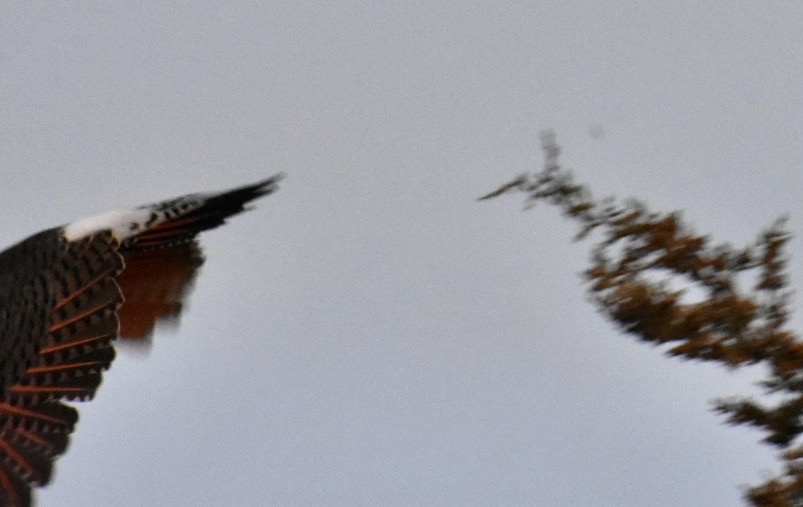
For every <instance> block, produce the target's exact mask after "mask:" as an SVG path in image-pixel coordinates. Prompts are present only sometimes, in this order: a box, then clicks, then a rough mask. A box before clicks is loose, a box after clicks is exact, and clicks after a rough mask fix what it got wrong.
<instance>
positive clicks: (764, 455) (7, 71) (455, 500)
mask: <svg viewBox="0 0 803 507" xmlns="http://www.w3.org/2000/svg"><path fill="white" fill-rule="evenodd" d="M604 4H605V3H603V2H594V1H587V2H572V1H566V0H561V1H554V2H525V3H523V5H522V4H517V3H513V2H504V3H500V2H485V3H477V2H475V3H472V5H470V6H469V5H467V4H466V3H462V2H461V3H458V2H441V3H436V2H337V1H335V2H326V4H325V6H323V5H321V3H319V2H312V3H309V4H306V5H304V4H300V3H298V2H281V3H278V2H274V3H267V2H260V3H257V2H253V3H251V2H249V3H246V2H242V3H237V4H234V3H226V4H225V5H215V4H211V3H199V2H180V3H171V4H170V5H165V3H164V2H137V3H136V5H131V4H126V5H125V6H123V4H121V3H115V2H97V3H91V2H39V3H29V2H18V3H16V4H11V3H4V4H3V6H2V7H0V27H1V29H0V106H2V111H3V114H2V116H0V160H2V170H0V188H2V189H4V190H5V192H4V196H5V198H4V203H3V210H4V211H3V214H2V217H0V223H1V224H2V235H0V238H1V239H2V243H4V244H10V243H12V242H14V241H16V240H18V239H20V238H22V237H24V236H26V235H28V234H30V233H33V232H35V231H37V230H39V229H42V228H44V227H49V226H52V225H55V224H59V223H63V222H66V221H68V220H70V219H72V218H76V217H81V216H84V215H87V214H90V213H92V212H95V211H100V210H102V209H105V208H109V207H114V206H117V205H120V204H122V203H125V204H139V203H141V202H147V201H151V200H154V199H158V198H162V197H169V196H172V195H176V194H182V193H185V192H188V191H195V190H203V189H217V188H224V187H227V186H230V185H234V184H240V183H245V182H249V181H251V180H256V179H258V178H262V177H264V176H267V175H269V174H272V173H274V172H278V171H284V172H286V173H287V175H288V178H287V180H286V181H285V182H284V184H283V188H282V189H281V191H280V192H279V193H277V194H276V195H274V196H271V197H270V198H268V199H266V200H264V201H262V202H260V203H259V205H258V208H257V209H256V210H255V211H253V212H250V213H248V214H246V215H243V216H240V217H238V218H236V219H235V220H233V221H232V222H231V223H230V224H229V225H228V226H227V227H225V228H222V229H219V230H216V231H213V232H211V233H209V234H207V235H206V236H205V237H204V238H203V243H204V245H205V247H206V253H207V256H208V261H207V263H206V265H205V266H204V268H203V271H202V273H201V276H200V278H199V281H198V284H197V287H196V290H195V292H194V294H193V296H192V299H191V301H190V307H189V309H188V311H187V312H185V315H184V318H183V321H182V325H181V327H180V328H179V330H178V331H174V332H171V331H168V330H165V331H164V332H162V333H159V334H158V335H157V336H156V340H155V343H154V346H153V347H152V349H151V351H150V353H148V354H141V353H139V354H138V353H133V351H123V353H121V354H120V355H119V357H118V360H117V361H116V362H115V364H114V366H113V367H112V369H111V370H110V372H109V373H108V375H107V377H106V380H105V382H104V385H103V386H101V389H100V392H99V394H98V397H97V398H96V400H95V401H93V402H92V403H90V404H84V405H83V406H82V412H81V421H80V422H79V425H78V428H77V430H76V432H75V433H74V437H73V440H72V445H71V448H70V450H69V451H68V453H67V454H66V456H65V457H64V458H62V459H61V460H59V462H58V463H57V470H56V476H55V480H54V483H53V485H52V486H51V487H49V488H48V489H46V490H45V491H43V492H42V493H41V494H40V495H39V499H40V503H41V504H42V505H138V504H139V505H142V504H161V505H177V504H183V505H233V504H239V505H261V504H285V505H304V504H313V503H314V504H362V505H377V504H399V505H405V504H440V505H443V504H535V505H550V506H551V505H732V504H735V503H738V501H739V497H740V494H741V493H740V489H739V487H740V486H745V485H748V484H751V483H755V482H757V481H759V480H761V479H762V477H763V476H764V474H767V473H769V472H771V471H774V469H775V467H776V466H777V464H776V463H775V461H774V454H773V452H772V450H770V449H766V448H764V447H763V446H761V445H760V444H759V443H758V440H759V439H760V436H761V435H760V434H759V433H758V432H754V431H750V430H746V429H742V428H730V427H726V426H724V425H722V424H721V423H722V418H721V417H720V416H717V415H716V414H713V413H712V412H711V411H710V405H709V401H710V400H711V399H713V398H715V397H718V396H727V395H732V394H745V393H750V392H753V391H754V389H753V388H752V387H751V381H752V380H755V379H756V378H758V376H759V373H760V372H750V371H745V372H740V373H738V374H733V373H729V372H727V371H725V370H724V369H720V368H716V367H713V366H710V365H700V364H695V363H683V362H680V361H677V360H672V359H667V358H665V357H663V356H662V355H661V354H660V351H659V350H656V349H654V348H651V347H648V346H645V345H640V344H636V343H633V341H632V340H630V339H628V338H624V337H622V336H620V335H619V334H618V333H617V332H616V330H615V329H614V328H613V327H612V326H611V325H610V324H609V323H608V322H606V321H604V320H603V319H602V318H601V317H600V316H598V315H596V314H595V313H594V310H593V307H592V306H591V305H590V304H589V303H588V301H587V300H586V297H585V293H584V288H583V287H582V285H581V283H580V280H579V278H578V276H577V273H579V272H580V271H581V270H582V269H583V268H584V266H585V261H586V259H587V250H588V248H587V247H588V246H587V245H583V244H580V245H578V244H571V243H570V238H571V236H572V234H573V232H574V230H573V229H572V227H571V225H570V224H568V223H567V222H565V221H563V220H561V219H559V218H558V217H557V215H556V212H555V210H553V209H547V208H538V209H536V210H534V211H531V212H527V213H522V212H521V211H520V207H521V206H520V202H519V201H518V200H514V199H499V200H496V201H493V202H490V203H476V202H474V199H475V198H476V197H477V196H479V195H482V194H483V193H485V192H487V191H489V190H492V189H493V188H495V187H496V186H498V185H499V184H501V183H503V182H504V181H506V180H508V179H509V178H511V177H512V176H514V175H515V174H517V173H519V172H522V171H524V170H527V169H531V168H538V167H539V166H540V161H541V154H540V150H539V148H538V132H539V131H540V130H542V129H544V128H552V129H554V130H555V131H556V132H557V134H558V142H559V143H560V144H561V145H562V146H563V147H564V156H563V160H564V162H565V163H566V164H567V165H569V166H571V167H573V168H574V169H575V170H576V173H577V175H578V176H579V178H580V179H581V180H583V181H586V182H588V183H589V184H590V185H591V186H592V188H594V189H595V190H596V191H597V193H598V194H603V195H604V194H609V193H616V194H617V195H620V196H640V197H643V198H644V199H646V200H647V201H648V202H649V203H650V204H651V205H653V207H655V208H657V209H664V210H672V209H684V210H685V211H686V213H687V216H688V217H689V218H690V219H691V220H692V221H693V222H694V223H695V224H696V226H697V229H698V230H699V231H700V232H709V231H713V232H714V238H715V239H717V240H732V241H734V242H736V243H742V242H745V241H749V240H752V238H753V237H754V236H755V234H756V233H757V232H758V230H759V229H760V228H761V227H763V226H765V225H767V224H768V223H770V222H771V221H772V220H773V219H774V218H775V217H776V216H777V215H779V214H781V213H789V214H790V215H791V219H792V220H791V223H790V227H791V229H792V231H793V232H794V233H795V234H796V235H797V237H798V238H799V237H801V236H802V235H801V230H803V216H801V214H800V211H799V203H800V201H801V194H802V193H803V191H801V190H800V189H801V187H803V186H802V185H801V178H803V176H801V171H800V168H801V163H803V144H801V135H802V134H803V111H802V110H801V105H803V86H801V84H802V83H803V59H802V58H801V57H802V56H803V38H801V37H800V26H801V24H802V23H803V4H802V3H799V2H775V3H772V4H771V7H768V5H767V3H766V2H757V1H756V2H744V1H743V2H707V3H706V4H703V3H701V2H654V1H650V2H638V3H631V4H629V5H628V6H623V3H621V2H620V3H617V7H612V6H611V5H610V4H607V5H604ZM600 126H601V127H602V132H603V133H604V135H603V136H602V137H600V136H599V135H598V134H599V133H600V128H599V127H600ZM792 250H793V251H794V252H798V253H799V252H800V251H801V244H800V240H799V239H797V240H795V241H794V242H793V243H792ZM791 270H792V275H793V280H794V282H795V283H796V285H797V286H802V285H801V282H803V264H801V257H800V256H798V257H797V258H796V259H795V260H794V261H793V262H792V264H791ZM795 322H796V323H797V324H799V325H800V324H803V321H801V320H800V319H799V317H796V320H795Z"/></svg>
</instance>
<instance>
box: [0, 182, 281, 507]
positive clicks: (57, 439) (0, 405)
mask: <svg viewBox="0 0 803 507" xmlns="http://www.w3.org/2000/svg"><path fill="white" fill-rule="evenodd" d="M280 179H281V175H277V176H274V177H272V178H270V179H267V180H265V181H262V182H259V183H256V184H253V185H248V186H244V187H240V188H236V189H233V190H229V191H226V192H220V193H209V194H189V195H185V196H183V197H178V198H175V199H171V200H168V201H164V202H160V203H157V204H150V205H145V206H140V207H137V208H131V209H122V210H115V211H110V212H107V213H102V214H100V215H96V216H92V217H89V218H86V219H82V220H78V221H76V222H73V223H70V224H67V225H65V226H62V227H56V228H53V229H48V230H45V231H42V232H40V233H38V234H35V235H33V236H31V237H30V238H28V239H25V240H23V241H21V242H20V243H17V244H16V245H14V246H12V247H11V248H9V249H7V250H5V251H4V252H0V505H29V504H30V503H31V501H32V500H31V499H32V494H31V488H32V487H34V486H42V485H45V484H47V483H48V481H49V480H50V476H51V471H52V468H53V462H54V460H55V459H56V458H57V457H58V456H59V455H60V454H62V453H63V452H64V451H65V449H66V447H67V444H68V440H69V435H70V433H71V432H72V431H73V429H74V426H75V423H76V421H77V419H78V412H77V410H76V409H75V408H74V407H72V406H71V405H69V404H67V403H65V401H70V400H86V399H91V398H92V396H93V395H94V394H95V391H96V390H97V388H98V386H99V385H100V382H101V373H102V371H103V370H105V369H107V368H108V367H109V366H110V365H111V362H112V360H113V359H114V354H115V352H114V348H113V345H112V344H113V340H114V339H115V338H117V337H123V338H128V339H142V338H144V337H147V336H149V335H150V334H151V332H152V331H153V329H154V326H155V325H156V323H157V321H160V320H164V319H171V318H172V319H175V318H176V317H177V316H178V313H179V312H180V311H181V303H182V298H183V297H184V296H185V293H186V291H187V288H188V287H189V285H190V283H191V282H192V280H193V279H194V277H195V274H196V271H197V269H198V267H199V266H200V264H201V263H202V262H203V257H202V255H201V251H200V248H199V246H198V244H197V242H196V240H195V237H196V235H197V234H198V233H199V232H201V231H203V230H206V229H212V228H214V227H217V226H219V225H221V224H223V223H224V221H225V219H226V218H228V217H230V216H232V215H235V214H237V213H240V212H242V211H244V210H246V209H248V208H247V207H246V204H247V203H249V202H250V201H252V200H254V199H256V198H258V197H261V196H264V195H268V194H270V193H272V192H274V191H275V190H276V189H277V188H278V186H277V183H278V181H279V180H280Z"/></svg>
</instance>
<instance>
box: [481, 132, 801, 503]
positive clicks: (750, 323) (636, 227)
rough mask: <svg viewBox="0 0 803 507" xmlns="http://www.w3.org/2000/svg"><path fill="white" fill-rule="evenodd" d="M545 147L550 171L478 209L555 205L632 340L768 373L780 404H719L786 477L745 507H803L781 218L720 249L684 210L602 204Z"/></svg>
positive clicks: (589, 275) (602, 305) (594, 293)
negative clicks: (768, 448) (758, 438)
mask: <svg viewBox="0 0 803 507" xmlns="http://www.w3.org/2000/svg"><path fill="white" fill-rule="evenodd" d="M541 140H542V148H543V150H544V154H545V165H544V168H543V169H542V170H541V171H539V172H537V173H532V174H524V175H521V176H519V177H517V178H516V179H514V180H513V181H511V182H509V183H507V184H505V185H503V186H502V187H500V188H499V189H498V190H496V191H494V192H491V193H490V194H488V195H486V196H484V197H481V198H480V200H484V199H490V198H494V197H498V196H500V195H502V194H506V193H510V192H521V193H523V194H524V198H525V206H526V207H527V208H531V207H533V206H534V205H536V204H537V203H539V202H546V203H549V204H552V205H555V206H557V207H558V208H559V209H560V210H561V212H562V213H563V214H564V215H565V216H567V217H569V218H570V219H572V220H574V221H575V222H577V224H578V225H579V231H578V234H577V236H576V239H578V240H582V239H585V238H587V237H589V236H594V237H595V238H598V240H597V243H596V245H595V246H594V248H593V253H592V256H591V265H590V266H589V268H588V269H587V270H586V271H585V273H584V277H585V279H586V281H587V283H588V290H589V293H590V296H591V299H592V300H593V302H594V303H595V304H596V306H597V308H598V310H599V311H600V312H601V313H602V314H603V315H605V316H606V317H608V318H609V319H610V320H612V321H613V322H614V323H615V324H616V325H617V327H619V328H620V329H621V330H622V331H623V332H624V333H626V334H628V335H630V336H633V337H635V338H636V339H638V340H641V341H645V342H649V343H653V344H666V345H667V347H669V348H668V352H667V353H668V354H669V355H672V356H678V357H681V358H686V359H696V360H701V361H712V362H716V363H720V364H723V365H725V366H727V367H729V368H736V367H741V366H744V365H757V364H762V365H765V366H766V367H767V371H768V373H767V378H766V379H765V380H763V381H762V382H761V385H762V387H763V388H764V389H765V392H766V393H767V394H773V395H775V396H773V399H774V400H777V399H780V400H781V401H779V402H778V401H776V402H774V403H771V402H769V401H763V402H762V401H760V400H754V399H748V398H739V397H733V398H729V399H724V400H717V401H715V402H714V403H715V409H716V410H717V411H718V412H720V413H722V414H724V415H725V416H726V417H727V422H729V423H731V424H745V425H749V426H753V427H757V428H759V429H761V430H763V432H764V434H765V436H764V442H766V443H767V444H769V445H772V446H774V447H776V448H778V449H779V450H780V453H781V454H780V457H781V459H782V460H783V461H784V473H783V474H782V475H781V476H779V477H775V478H772V479H770V480H767V481H765V482H764V483H763V484H759V485H756V486H754V487H752V488H750V489H749V490H748V491H747V492H746V494H745V496H746V499H747V500H748V501H749V502H751V503H752V504H753V505H773V506H774V505H777V506H783V505H803V445H801V443H800V442H799V439H798V437H799V436H800V434H801V433H803V342H801V341H800V340H799V338H798V336H797V335H796V334H795V333H794V332H793V331H792V330H790V329H788V328H787V321H788V318H789V304H790V297H791V291H790V290H789V288H788V282H789V280H788V277H787V274H786V272H785V268H786V261H787V256H786V253H785V251H784V249H785V247H786V245H787V242H788V240H789V234H788V233H787V231H786V229H785V221H784V219H779V220H777V221H776V222H775V223H774V224H772V225H771V226H770V227H769V228H767V229H766V230H765V231H763V232H762V233H761V234H760V235H759V237H758V238H757V240H756V241H755V243H754V244H752V245H748V246H746V247H744V248H733V247H731V246H729V245H712V244H710V241H709V239H708V237H706V236H702V235H697V234H695V233H694V232H693V231H692V230H691V228H690V227H689V225H688V224H687V223H686V222H684V220H683V218H682V217H681V215H680V213H678V212H674V213H657V212H653V211H650V210H649V209H648V208H647V206H646V205H645V204H643V203H641V202H638V201H635V200H630V201H626V202H622V203H617V202H616V201H614V200H595V199H594V197H593V196H592V195H591V193H590V192H589V191H588V189H586V188H585V187H584V186H583V185H580V184H577V183H575V182H574V179H573V176H572V174H571V172H570V171H568V170H567V169H565V168H564V167H562V166H561V165H560V163H559V160H558V159H559V155H560V148H559V147H558V145H557V144H556V141H555V136H554V134H553V133H551V132H547V133H544V134H543V135H542V139H541ZM737 278H738V280H737ZM745 278H748V279H749V280H750V281H751V283H750V286H748V287H744V286H743V285H744V283H743V282H744V279H745ZM738 282H742V283H741V284H740V283H738ZM679 286H681V287H685V288H690V287H696V288H697V289H699V290H697V291H695V293H701V294H703V296H702V297H701V298H696V299H695V300H694V301H689V300H688V298H684V294H685V293H686V292H684V289H683V288H678V287H679ZM777 395H780V396H777Z"/></svg>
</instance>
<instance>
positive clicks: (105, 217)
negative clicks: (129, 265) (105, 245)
mask: <svg viewBox="0 0 803 507" xmlns="http://www.w3.org/2000/svg"><path fill="white" fill-rule="evenodd" d="M150 216H151V210H149V209H142V208H131V209H117V210H109V211H106V212H103V213H100V214H98V215H93V216H91V217H86V218H82V219H80V220H76V221H75V222H72V223H71V224H67V225H66V226H64V237H65V238H66V239H67V240H68V241H75V240H77V239H81V238H84V237H86V236H89V235H91V234H94V233H96V232H99V231H105V230H111V231H112V232H113V233H114V235H115V237H117V239H118V240H120V241H123V240H125V239H127V238H130V237H131V236H133V235H135V234H137V233H140V232H142V229H141V227H142V226H143V225H144V224H145V223H146V222H147V221H148V219H149V218H150Z"/></svg>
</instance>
